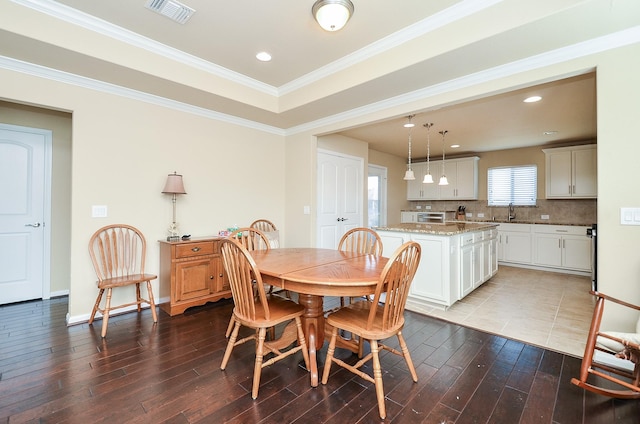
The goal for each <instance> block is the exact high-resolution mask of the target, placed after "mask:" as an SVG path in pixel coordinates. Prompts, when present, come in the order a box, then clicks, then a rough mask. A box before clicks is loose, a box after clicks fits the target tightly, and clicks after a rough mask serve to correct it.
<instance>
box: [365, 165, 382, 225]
mask: <svg viewBox="0 0 640 424" xmlns="http://www.w3.org/2000/svg"><path fill="white" fill-rule="evenodd" d="M367 218H368V223H367V225H368V227H369V228H372V227H384V226H385V225H387V168H385V167H383V166H379V165H369V176H368V178H367Z"/></svg>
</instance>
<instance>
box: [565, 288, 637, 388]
mask: <svg viewBox="0 0 640 424" xmlns="http://www.w3.org/2000/svg"><path fill="white" fill-rule="evenodd" d="M591 294H593V295H595V296H596V305H595V308H594V310H593V317H592V319H591V326H590V329H589V334H588V336H587V343H586V345H585V349H584V356H583V358H582V365H581V366H580V376H579V377H578V378H572V379H571V382H572V383H573V384H575V385H576V386H578V387H582V388H583V389H585V390H589V391H591V392H594V393H597V394H600V395H604V396H609V397H613V398H620V399H640V318H639V319H638V322H637V324H636V332H635V333H622V332H617V331H615V332H614V331H603V330H601V329H600V324H601V321H602V316H603V314H604V307H605V303H611V304H617V305H620V306H623V307H625V308H629V309H632V310H634V311H636V313H637V312H640V306H637V305H633V304H630V303H627V302H624V301H622V300H619V299H616V298H614V297H611V296H607V295H605V294H603V293H598V292H595V291H592V292H591Z"/></svg>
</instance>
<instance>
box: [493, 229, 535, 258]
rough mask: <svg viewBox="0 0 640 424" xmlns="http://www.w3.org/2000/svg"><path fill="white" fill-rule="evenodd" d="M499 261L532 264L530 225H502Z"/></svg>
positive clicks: (499, 240) (499, 241)
mask: <svg viewBox="0 0 640 424" xmlns="http://www.w3.org/2000/svg"><path fill="white" fill-rule="evenodd" d="M498 260H499V261H500V262H507V263H520V264H530V263H532V238H531V225H530V224H500V226H499V227H498Z"/></svg>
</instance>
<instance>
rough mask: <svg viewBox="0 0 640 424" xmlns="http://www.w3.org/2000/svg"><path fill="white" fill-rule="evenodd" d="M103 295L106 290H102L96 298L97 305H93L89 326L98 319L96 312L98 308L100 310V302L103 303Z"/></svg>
mask: <svg viewBox="0 0 640 424" xmlns="http://www.w3.org/2000/svg"><path fill="white" fill-rule="evenodd" d="M103 294H104V289H100V291H99V292H98V297H97V298H96V303H95V304H94V305H93V310H92V311H91V316H90V317H89V324H91V323H93V320H94V319H95V317H96V312H98V308H100V302H101V301H102V295H103Z"/></svg>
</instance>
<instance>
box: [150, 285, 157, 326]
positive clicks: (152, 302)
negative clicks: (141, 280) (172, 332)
mask: <svg viewBox="0 0 640 424" xmlns="http://www.w3.org/2000/svg"><path fill="white" fill-rule="evenodd" d="M147 294H148V295H149V307H150V308H151V316H153V322H158V313H157V312H156V300H155V299H154V298H153V289H152V288H151V281H147Z"/></svg>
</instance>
